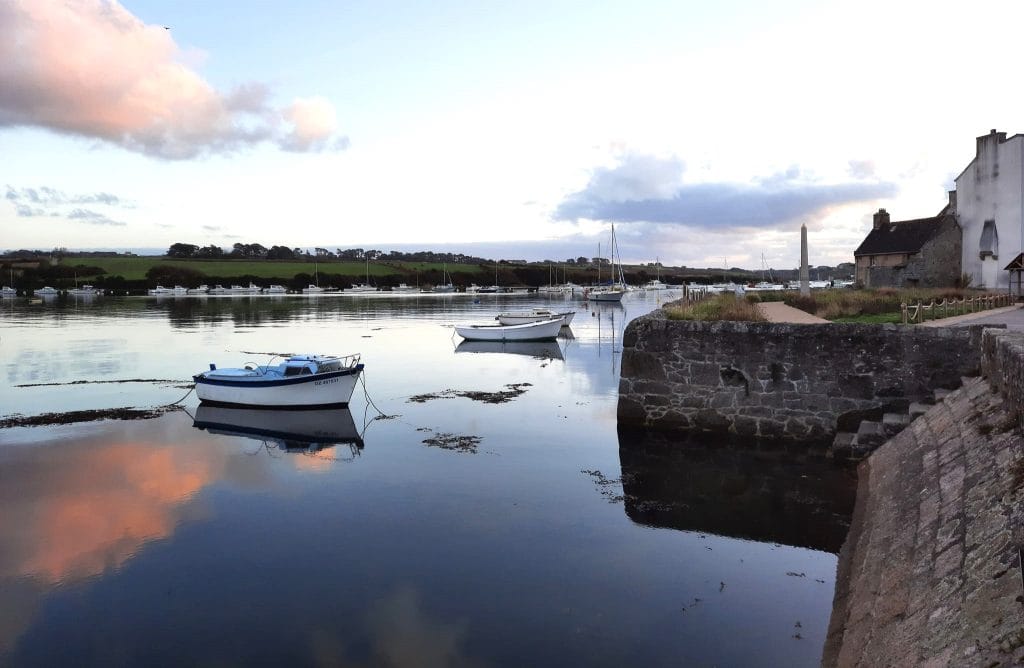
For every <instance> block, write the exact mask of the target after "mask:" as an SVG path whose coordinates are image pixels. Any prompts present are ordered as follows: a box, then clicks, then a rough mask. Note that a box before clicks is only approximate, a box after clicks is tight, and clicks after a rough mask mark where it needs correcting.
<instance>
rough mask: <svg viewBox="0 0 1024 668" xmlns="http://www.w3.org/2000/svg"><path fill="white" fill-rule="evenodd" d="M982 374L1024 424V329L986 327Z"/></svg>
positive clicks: (1022, 424)
mask: <svg viewBox="0 0 1024 668" xmlns="http://www.w3.org/2000/svg"><path fill="white" fill-rule="evenodd" d="M981 373H982V375H984V376H985V377H986V378H987V379H988V382H989V385H991V387H992V389H993V390H995V391H996V392H998V393H999V394H1000V395H1002V397H1003V399H1004V401H1005V402H1006V404H1007V408H1008V410H1009V411H1010V412H1011V414H1013V415H1016V417H1017V422H1018V424H1019V425H1021V426H1022V427H1024V332H1012V331H1008V330H1005V329H986V330H985V331H984V333H983V334H982V342H981Z"/></svg>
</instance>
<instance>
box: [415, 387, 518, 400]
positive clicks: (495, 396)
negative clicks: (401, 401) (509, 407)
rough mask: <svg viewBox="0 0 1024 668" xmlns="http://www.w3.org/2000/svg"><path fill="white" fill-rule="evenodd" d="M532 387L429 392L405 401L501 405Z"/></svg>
mask: <svg viewBox="0 0 1024 668" xmlns="http://www.w3.org/2000/svg"><path fill="white" fill-rule="evenodd" d="M531 385H533V383H510V384H508V385H506V386H505V387H506V388H507V389H504V390H498V391H496V392H484V391H481V390H443V391H441V392H431V393H428V394H415V395H413V396H411V397H409V398H408V399H407V401H410V402H413V403H417V404H422V403H425V402H427V401H430V400H432V399H458V398H462V399H471V400H473V401H482V402H484V403H487V404H503V403H506V402H509V401H512V400H513V399H515V398H516V397H518V396H520V395H521V394H523V393H524V392H526V388H527V387H530V386H531Z"/></svg>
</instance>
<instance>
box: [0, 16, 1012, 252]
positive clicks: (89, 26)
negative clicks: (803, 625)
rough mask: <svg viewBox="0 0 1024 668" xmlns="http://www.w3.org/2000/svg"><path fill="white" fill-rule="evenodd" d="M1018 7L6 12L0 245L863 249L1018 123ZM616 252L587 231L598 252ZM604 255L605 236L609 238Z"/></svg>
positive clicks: (931, 210) (937, 205) (922, 206)
mask: <svg viewBox="0 0 1024 668" xmlns="http://www.w3.org/2000/svg"><path fill="white" fill-rule="evenodd" d="M1022 19H1024V3H1021V2H1019V1H1018V0H1001V1H986V0H977V1H975V2H973V3H963V2H959V3H953V2H945V1H943V0H932V1H929V2H918V1H917V0H898V1H896V2H894V1H893V0H884V1H876V0H856V1H851V2H847V1H831V2H830V1H820V0H819V1H811V0H778V1H777V2H773V3H764V2H762V1H760V0H720V1H719V2H714V3H709V2H706V1H700V2H696V1H692V2H691V1H690V0H666V1H660V0H632V1H631V2H621V1H620V2H601V1H599V0H588V1H586V2H583V1H581V2H564V1H559V0H542V1H537V2H534V1H532V0H523V1H519V2H514V3H509V2H489V1H486V0H481V1H480V2H474V3H468V2H465V1H464V0H458V1H450V0H435V1H433V2H430V3H422V2H391V1H387V0H383V1H381V0H375V1H373V2H341V1H338V0H295V1H292V2H288V3H277V2H269V1H256V2H251V1H249V2H240V1H238V2H235V1H230V0H224V1H221V2H216V3H211V2H208V0H176V1H175V2H166V1H165V0H160V1H156V0H153V1H132V0H126V1H125V2H122V3H118V2H113V1H102V0H52V1H51V0H0V249H17V248H40V249H49V248H55V247H67V248H152V249H156V250H162V249H166V248H167V247H168V246H170V245H171V244H172V243H178V242H183V243H193V244H197V245H201V246H205V245H209V244H217V245H220V246H224V247H226V248H230V247H231V246H232V245H233V244H234V243H261V244H263V245H264V246H267V247H269V246H272V245H285V246H288V247H295V246H302V247H314V246H319V247H324V248H329V249H334V248H375V249H378V250H384V251H387V250H419V249H424V250H427V249H429V250H437V251H451V252H461V253H467V254H473V255H481V256H485V257H495V258H498V257H501V258H506V259H527V260H544V259H548V260H555V261H557V260H561V259H565V258H574V257H578V256H587V257H592V256H595V255H597V254H598V252H600V253H601V254H602V255H603V256H607V255H608V247H609V239H610V231H611V228H612V226H613V225H614V227H615V234H616V240H617V243H618V248H619V254H620V256H621V258H622V260H623V261H625V262H629V263H632V262H653V261H655V260H660V261H661V262H662V263H663V264H666V265H676V266H691V267H720V266H723V265H728V266H730V267H745V268H749V269H759V268H762V267H763V266H769V267H774V268H791V267H795V266H797V265H798V264H799V257H800V250H799V230H800V226H801V225H802V224H805V225H806V226H807V228H808V238H809V247H810V249H809V256H810V262H811V264H812V265H821V264H828V265H835V264H837V263H839V262H852V260H853V251H854V249H855V248H856V247H857V245H858V244H859V243H860V241H861V240H862V239H863V237H864V235H865V234H866V233H867V231H868V230H869V229H870V227H871V214H872V213H873V212H874V211H876V210H877V209H878V208H879V207H885V208H886V209H887V210H888V211H889V212H890V213H891V215H892V218H893V220H905V219H911V218H919V217H925V216H932V215H935V214H936V213H938V211H939V210H940V209H941V208H942V207H943V205H944V204H945V202H946V198H947V195H946V191H947V190H949V189H951V188H952V187H953V178H954V177H955V176H956V175H957V174H959V173H960V172H961V171H962V170H963V169H964V168H965V167H966V166H967V165H968V163H969V162H970V161H971V159H973V157H974V139H975V137H977V136H980V135H983V134H987V133H988V132H989V130H990V129H993V128H997V129H999V130H1000V131H1005V132H1008V133H1009V134H1010V135H1012V134H1015V133H1017V132H1019V131H1024V122H1021V118H1020V112H1021V110H1022V109H1024V87H1021V86H1019V85H1015V84H1014V81H1015V80H1016V78H1017V77H1016V74H1017V72H1016V70H1015V66H1016V65H1017V63H1018V62H1019V60H1020V58H1019V52H1018V48H1017V46H1016V45H1017V43H1018V41H1019V40H1018V33H1019V26H1020V25H1021V24H1022ZM599 244H600V246H599ZM599 248H600V251H599Z"/></svg>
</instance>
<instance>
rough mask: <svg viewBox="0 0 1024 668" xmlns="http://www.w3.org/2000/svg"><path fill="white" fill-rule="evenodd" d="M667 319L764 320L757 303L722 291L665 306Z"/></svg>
mask: <svg viewBox="0 0 1024 668" xmlns="http://www.w3.org/2000/svg"><path fill="white" fill-rule="evenodd" d="M665 313H666V314H667V315H668V318H669V320H704V321H710V320H736V321H742V322H765V317H764V316H763V315H761V312H760V311H759V310H758V309H757V304H755V303H754V302H753V301H750V300H747V299H737V298H736V296H735V295H733V294H729V293H723V294H720V295H715V296H713V297H709V298H708V299H704V300H702V301H699V302H694V303H692V304H686V305H672V306H666V307H665Z"/></svg>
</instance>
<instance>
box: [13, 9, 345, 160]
mask: <svg viewBox="0 0 1024 668" xmlns="http://www.w3.org/2000/svg"><path fill="white" fill-rule="evenodd" d="M180 56H181V52H180V49H179V48H178V46H177V45H176V44H175V43H174V40H173V38H172V37H171V34H170V33H169V32H168V31H167V30H164V29H163V27H162V26H159V25H146V24H144V23H143V22H142V21H141V20H139V19H138V18H137V17H135V16H134V15H133V14H131V13H130V12H129V11H127V10H126V9H125V8H124V7H122V6H121V5H120V4H119V3H117V2H115V1H114V0H81V1H79V2H15V3H0V127H4V126H8V127H18V126H31V127H41V128H46V129H50V130H53V131H55V132H60V133H66V134H71V135H77V136H82V137H89V138H95V139H100V140H103V141H107V142H110V143H113V144H116V145H118V146H121V147H124V148H126V149H128V150H131V151H136V152H139V153H143V154H146V155H149V156H154V157H159V158H165V159H171V160H180V159H189V158H194V157H196V156H199V155H203V154H211V153H231V152H233V151H237V150H240V149H243V148H246V147H249V146H252V145H255V144H257V143H260V142H263V141H271V142H274V143H276V144H277V145H278V146H279V147H280V148H282V149H284V150H288V151H321V150H329V149H342V148H345V147H346V146H347V139H345V138H343V137H336V136H335V131H336V121H335V117H334V108H333V107H332V106H331V104H330V102H328V101H327V100H325V99H323V98H310V99H299V100H295V101H294V102H293V103H292V104H291V105H290V106H288V107H287V108H285V109H279V108H274V107H273V106H272V105H271V104H270V102H269V100H270V92H269V90H268V89H267V88H266V86H264V85H263V84H259V83H251V84H246V85H244V86H241V87H239V88H236V89H235V90H233V91H229V92H226V93H224V92H220V91H217V90H216V89H214V88H213V87H212V86H211V85H210V84H209V83H208V82H207V81H205V80H204V79H203V78H202V77H201V76H200V75H199V74H198V73H197V72H195V71H193V70H192V69H190V68H189V67H187V66H186V65H184V64H182V63H181V62H179V58H180Z"/></svg>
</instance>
